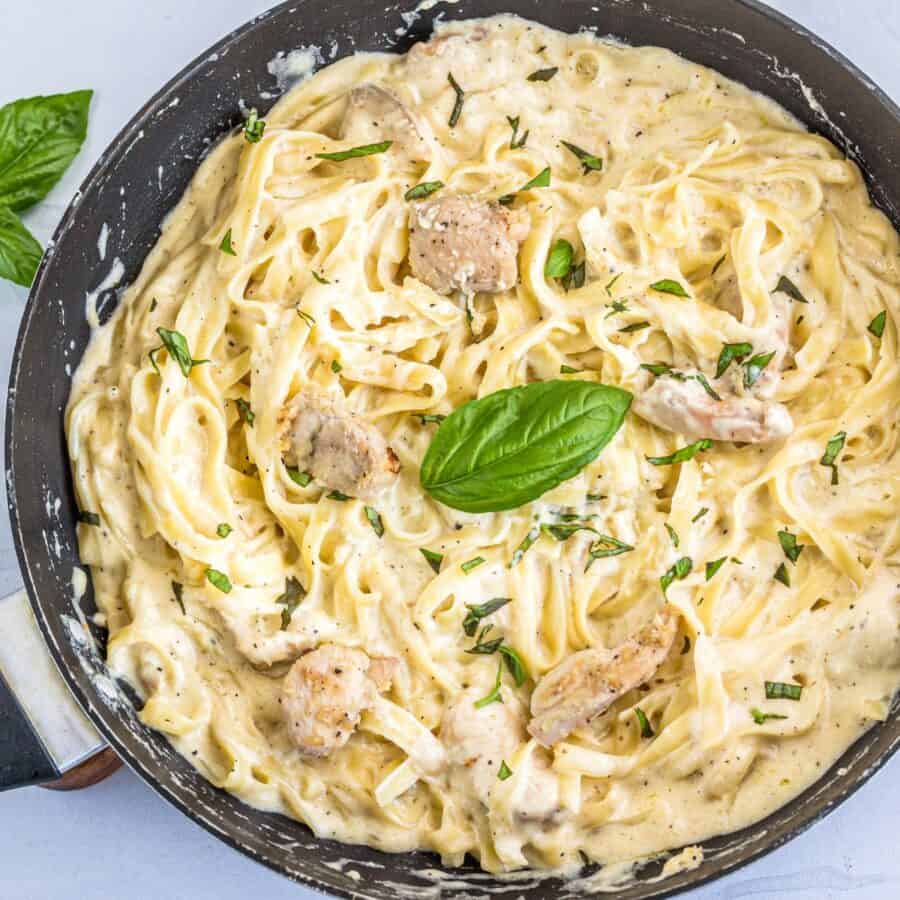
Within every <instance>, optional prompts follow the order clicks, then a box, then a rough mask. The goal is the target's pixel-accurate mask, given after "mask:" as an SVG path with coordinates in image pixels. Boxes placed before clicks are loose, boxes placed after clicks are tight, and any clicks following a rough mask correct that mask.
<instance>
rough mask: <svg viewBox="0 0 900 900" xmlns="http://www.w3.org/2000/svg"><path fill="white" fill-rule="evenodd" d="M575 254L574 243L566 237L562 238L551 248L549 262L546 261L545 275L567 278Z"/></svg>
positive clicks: (546, 276)
mask: <svg viewBox="0 0 900 900" xmlns="http://www.w3.org/2000/svg"><path fill="white" fill-rule="evenodd" d="M574 255H575V251H574V250H573V249H572V245H571V244H570V243H569V242H568V241H567V240H566V239H565V238H560V239H559V240H558V241H557V242H556V243H555V244H554V245H553V247H552V248H551V249H550V253H549V254H548V256H547V262H545V263H544V277H545V278H565V276H566V275H568V274H569V270H570V269H571V268H572V257H573V256H574Z"/></svg>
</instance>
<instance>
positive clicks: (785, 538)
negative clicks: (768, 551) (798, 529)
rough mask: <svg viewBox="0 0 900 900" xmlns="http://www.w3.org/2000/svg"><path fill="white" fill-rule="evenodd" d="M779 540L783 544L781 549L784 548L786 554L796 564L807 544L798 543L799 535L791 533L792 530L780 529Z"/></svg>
mask: <svg viewBox="0 0 900 900" xmlns="http://www.w3.org/2000/svg"><path fill="white" fill-rule="evenodd" d="M778 541H779V543H780V544H781V549H782V550H784V555H785V556H786V557H787V558H788V559H789V560H790V561H791V562H792V563H794V565H796V564H797V559H798V557H799V556H800V554H801V553H802V552H803V548H804V547H805V546H806V545H805V544H798V543H797V535H796V534H791V532H790V531H779V532H778Z"/></svg>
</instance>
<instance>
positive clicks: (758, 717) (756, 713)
mask: <svg viewBox="0 0 900 900" xmlns="http://www.w3.org/2000/svg"><path fill="white" fill-rule="evenodd" d="M750 715H751V716H753V721H754V722H756V724H757V725H763V724H765V723H766V722H768V721H769V719H786V718H787V716H783V715H780V714H779V713H764V712H762V711H761V710H758V709H757V708H756V707H755V706H754V707H753V709H751V710H750Z"/></svg>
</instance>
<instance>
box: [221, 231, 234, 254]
mask: <svg viewBox="0 0 900 900" xmlns="http://www.w3.org/2000/svg"><path fill="white" fill-rule="evenodd" d="M219 249H220V250H221V251H222V252H223V253H225V254H226V255H228V256H237V252H236V251H235V249H234V246H233V245H232V243H231V229H230V228H229V229H228V231H226V232H225V237H223V238H222V243H221V244H219Z"/></svg>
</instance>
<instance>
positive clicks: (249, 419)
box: [234, 397, 256, 428]
mask: <svg viewBox="0 0 900 900" xmlns="http://www.w3.org/2000/svg"><path fill="white" fill-rule="evenodd" d="M234 405H235V406H236V407H237V411H238V416H240V419H241V421H242V422H243V423H244V424H245V425H249V426H250V427H251V428H252V427H253V422H254V420H255V419H256V413H254V412H253V410H252V409H250V404H249V403H248V402H247V401H246V400H245V399H244V398H243V397H238V398H237V399H235V401H234Z"/></svg>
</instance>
